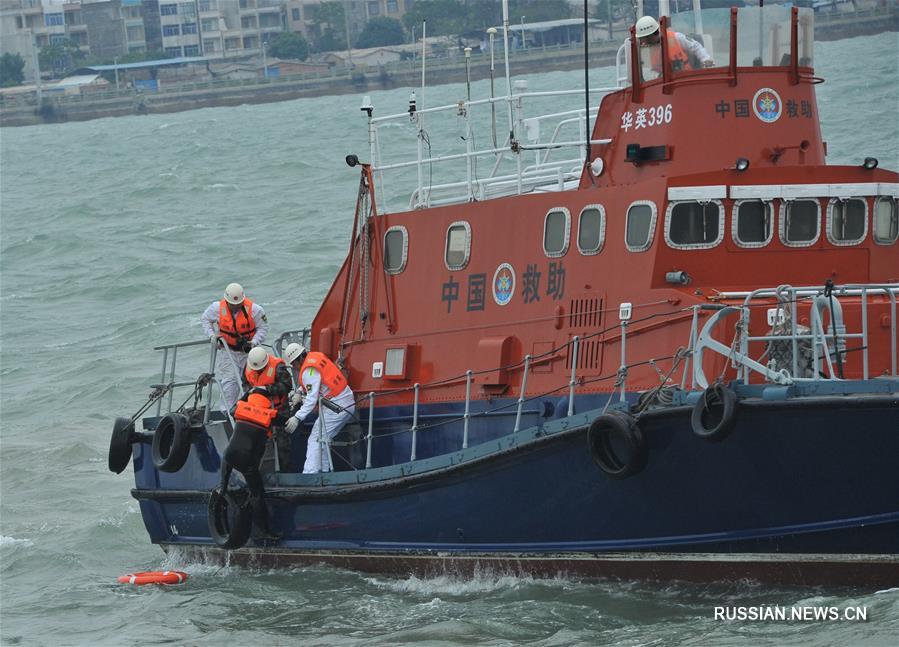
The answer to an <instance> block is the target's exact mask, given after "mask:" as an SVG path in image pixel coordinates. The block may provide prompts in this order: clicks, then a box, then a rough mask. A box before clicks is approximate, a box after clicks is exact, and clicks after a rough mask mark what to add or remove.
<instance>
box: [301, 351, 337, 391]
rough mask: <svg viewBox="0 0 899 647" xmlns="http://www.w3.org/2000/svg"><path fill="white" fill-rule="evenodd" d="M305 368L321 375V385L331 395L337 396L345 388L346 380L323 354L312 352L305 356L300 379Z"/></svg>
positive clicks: (335, 365)
mask: <svg viewBox="0 0 899 647" xmlns="http://www.w3.org/2000/svg"><path fill="white" fill-rule="evenodd" d="M307 368H314V369H315V370H316V371H318V372H319V373H320V374H321V376H322V384H324V385H325V386H326V387H328V390H330V391H331V395H338V394H339V393H340V392H341V391H343V390H344V389H345V388H346V386H347V381H346V378H345V377H344V376H343V373H341V372H340V369H339V368H337V364H335V363H334V362H332V361H331V360H329V359H328V358H327V357H326V356H325V354H324V353H319V352H315V351H313V352H311V353H309V354H307V355H306V361H305V362H303V366H302V368H300V379H302V377H303V373H304V372H305V371H306V369H307Z"/></svg>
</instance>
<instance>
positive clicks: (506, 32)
mask: <svg viewBox="0 0 899 647" xmlns="http://www.w3.org/2000/svg"><path fill="white" fill-rule="evenodd" d="M503 49H504V50H505V54H506V105H507V107H508V109H509V145H510V146H512V147H513V148H514V147H515V122H514V121H513V119H512V77H511V76H510V75H509V0H503Z"/></svg>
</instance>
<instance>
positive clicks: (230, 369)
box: [215, 347, 247, 411]
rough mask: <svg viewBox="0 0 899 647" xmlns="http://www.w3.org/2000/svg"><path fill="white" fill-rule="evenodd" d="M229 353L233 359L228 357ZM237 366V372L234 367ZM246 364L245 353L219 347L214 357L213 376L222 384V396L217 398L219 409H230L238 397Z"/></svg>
mask: <svg viewBox="0 0 899 647" xmlns="http://www.w3.org/2000/svg"><path fill="white" fill-rule="evenodd" d="M228 355H230V356H231V357H232V358H233V359H234V361H233V362H232V361H231V360H230V359H228ZM235 366H237V372H235V370H234V367H235ZM246 366H247V354H246V353H242V352H240V351H237V350H231V349H230V348H227V347H226V348H219V349H218V353H217V354H216V359H215V376H216V378H218V381H219V383H220V384H221V385H222V397H220V398H219V409H221V410H222V411H230V410H231V407H233V406H234V405H235V404H237V400H238V398H240V392H241V382H242V379H241V377H240V376H242V375H243V372H244V369H245V368H246Z"/></svg>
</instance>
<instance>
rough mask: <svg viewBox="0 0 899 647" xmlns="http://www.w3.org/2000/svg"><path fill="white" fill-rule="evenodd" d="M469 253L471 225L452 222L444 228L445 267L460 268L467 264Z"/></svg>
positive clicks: (450, 268) (449, 268) (462, 222)
mask: <svg viewBox="0 0 899 647" xmlns="http://www.w3.org/2000/svg"><path fill="white" fill-rule="evenodd" d="M470 255H471V225H469V224H468V223H467V222H464V221H461V220H460V221H459V222H454V223H453V224H451V225H450V226H449V228H448V229H447V230H446V249H445V251H444V257H443V259H444V261H445V262H446V269H448V270H453V271H455V270H461V269H464V268H465V266H466V265H468V257H469V256H470Z"/></svg>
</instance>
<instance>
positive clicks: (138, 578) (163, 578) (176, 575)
mask: <svg viewBox="0 0 899 647" xmlns="http://www.w3.org/2000/svg"><path fill="white" fill-rule="evenodd" d="M186 581H187V573H185V572H183V571H144V572H143V573H129V574H128V575H122V576H120V577H119V582H120V583H122V584H136V585H138V586H140V585H143V584H181V583H182V582H186Z"/></svg>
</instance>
